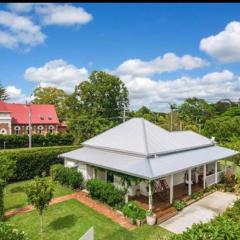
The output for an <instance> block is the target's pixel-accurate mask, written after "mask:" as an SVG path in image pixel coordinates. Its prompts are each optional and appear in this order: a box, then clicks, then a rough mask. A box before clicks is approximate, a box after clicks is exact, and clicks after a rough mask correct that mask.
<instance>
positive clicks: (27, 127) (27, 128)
mask: <svg viewBox="0 0 240 240" xmlns="http://www.w3.org/2000/svg"><path fill="white" fill-rule="evenodd" d="M31 129H32V127H31ZM26 130H27V134H29V126H26Z"/></svg>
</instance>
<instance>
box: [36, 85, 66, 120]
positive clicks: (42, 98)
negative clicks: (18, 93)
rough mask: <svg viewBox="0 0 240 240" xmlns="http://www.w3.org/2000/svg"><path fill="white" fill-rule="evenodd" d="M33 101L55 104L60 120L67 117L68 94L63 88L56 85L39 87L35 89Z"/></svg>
mask: <svg viewBox="0 0 240 240" xmlns="http://www.w3.org/2000/svg"><path fill="white" fill-rule="evenodd" d="M34 97H35V98H34V100H33V103H37V104H54V105H55V107H56V111H57V114H58V117H59V119H60V120H64V119H65V118H66V99H67V97H68V95H67V94H66V93H65V92H64V90H62V89H58V88H54V87H44V88H43V87H37V88H35V90H34Z"/></svg>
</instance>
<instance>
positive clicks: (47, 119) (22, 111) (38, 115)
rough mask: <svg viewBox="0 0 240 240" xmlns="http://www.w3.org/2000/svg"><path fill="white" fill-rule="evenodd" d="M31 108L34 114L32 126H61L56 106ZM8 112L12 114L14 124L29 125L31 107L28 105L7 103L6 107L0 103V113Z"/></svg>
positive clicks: (40, 105)
mask: <svg viewBox="0 0 240 240" xmlns="http://www.w3.org/2000/svg"><path fill="white" fill-rule="evenodd" d="M4 106H5V107H4ZM30 107H31V112H32V124H59V120H58V116H57V113H56V110H55V106H54V105H50V104H31V105H30ZM5 108H7V109H5ZM6 111H7V112H10V115H11V117H12V124H28V113H29V106H27V105H26V104H19V103H5V105H4V104H2V103H1V102H0V112H6Z"/></svg>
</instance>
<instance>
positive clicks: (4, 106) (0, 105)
mask: <svg viewBox="0 0 240 240" xmlns="http://www.w3.org/2000/svg"><path fill="white" fill-rule="evenodd" d="M0 112H9V110H8V109H7V104H6V103H5V102H4V101H2V100H0Z"/></svg>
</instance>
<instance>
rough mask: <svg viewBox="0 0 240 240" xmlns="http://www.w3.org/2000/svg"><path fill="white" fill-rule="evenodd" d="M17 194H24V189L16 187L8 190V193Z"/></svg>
mask: <svg viewBox="0 0 240 240" xmlns="http://www.w3.org/2000/svg"><path fill="white" fill-rule="evenodd" d="M18 192H25V190H24V187H23V186H17V187H14V188H12V189H11V190H10V193H18Z"/></svg>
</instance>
